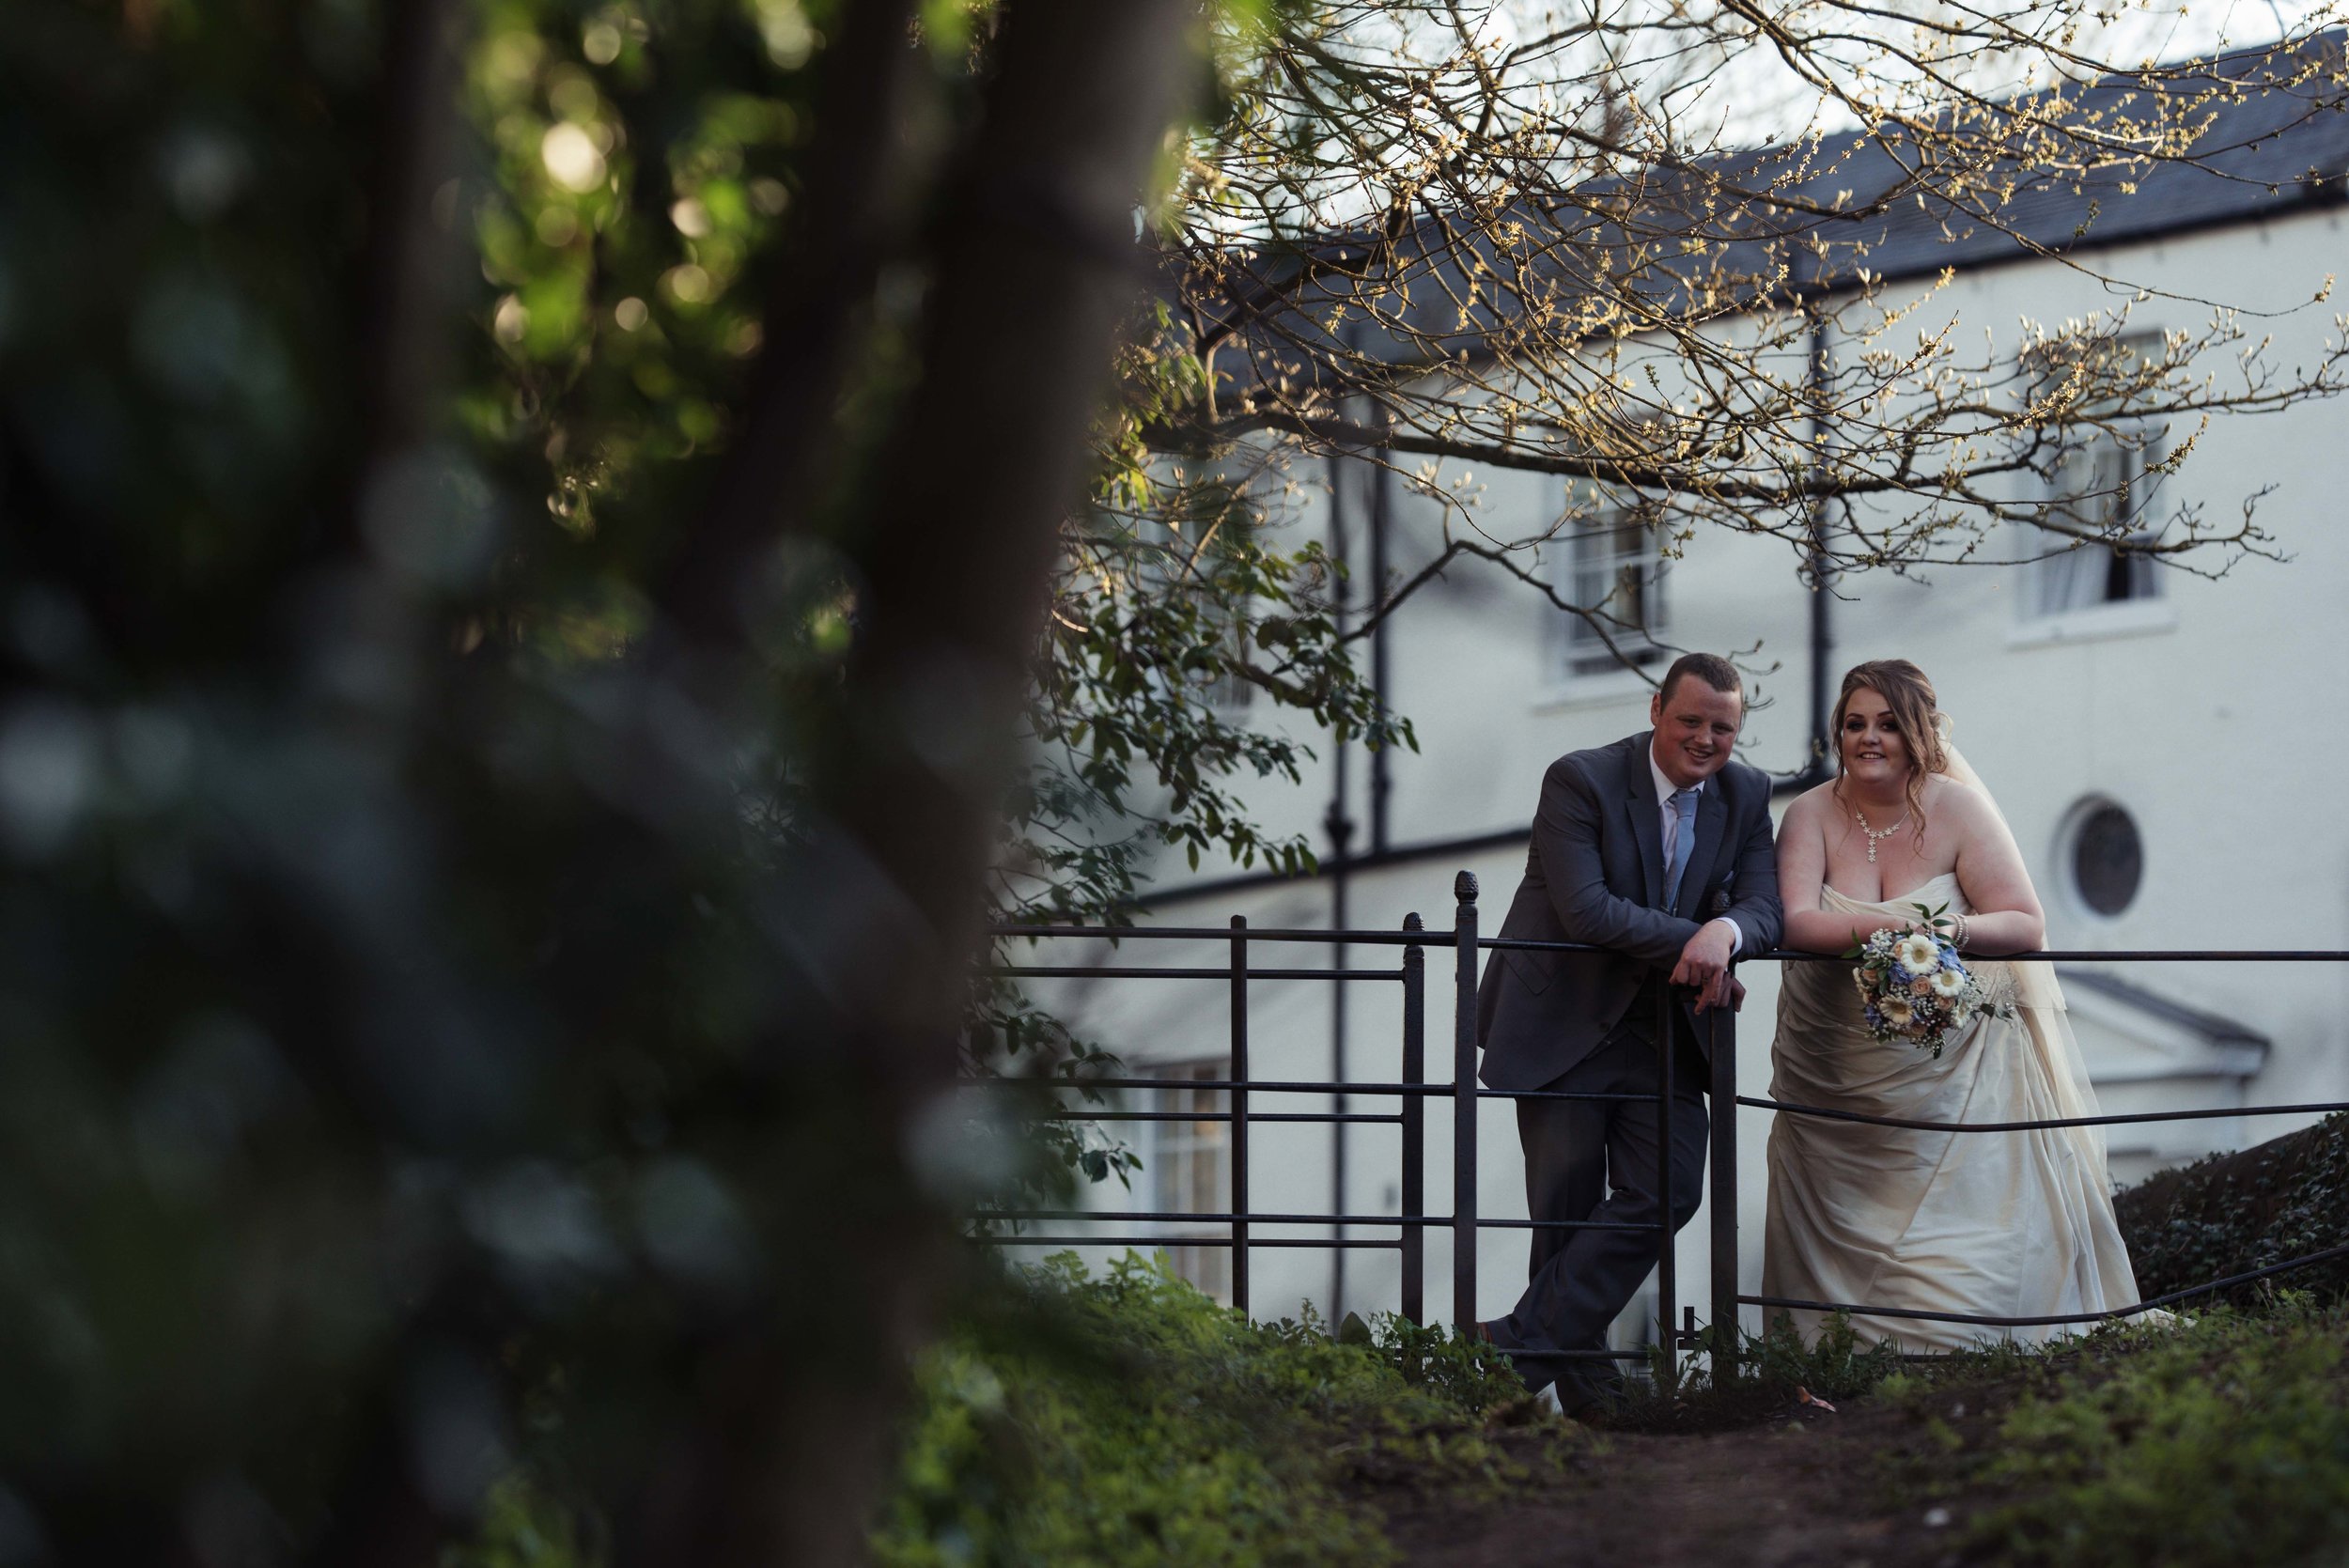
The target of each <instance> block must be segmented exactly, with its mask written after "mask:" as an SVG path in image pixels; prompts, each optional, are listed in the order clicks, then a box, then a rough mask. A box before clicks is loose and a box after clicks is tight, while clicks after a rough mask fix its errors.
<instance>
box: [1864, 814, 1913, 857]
mask: <svg viewBox="0 0 2349 1568" xmlns="http://www.w3.org/2000/svg"><path fill="white" fill-rule="evenodd" d="M1851 814H1852V815H1854V816H1856V817H1858V818H1859V831H1861V832H1863V833H1865V834H1867V835H1868V863H1869V864H1870V865H1874V864H1875V863H1876V843H1877V841H1878V840H1880V839H1888V838H1890V837H1891V836H1892V835H1893V834H1894V833H1897V832H1899V831H1901V825H1902V823H1905V822H1906V821H1907V820H1908V813H1906V812H1905V811H1904V812H1902V813H1901V820H1900V821H1899V822H1895V823H1893V824H1892V825H1891V826H1890V828H1887V829H1885V830H1884V831H1881V832H1879V831H1876V830H1875V829H1874V828H1871V827H1869V826H1868V814H1867V813H1866V812H1863V811H1861V810H1860V809H1859V807H1858V806H1854V807H1852V809H1851Z"/></svg>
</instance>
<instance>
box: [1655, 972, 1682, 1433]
mask: <svg viewBox="0 0 2349 1568" xmlns="http://www.w3.org/2000/svg"><path fill="white" fill-rule="evenodd" d="M1656 996H1657V1002H1656V1151H1657V1152H1656V1210H1657V1212H1656V1343H1657V1344H1659V1345H1662V1346H1663V1347H1664V1380H1665V1387H1666V1388H1667V1389H1676V1388H1678V1387H1679V1386H1680V1279H1679V1274H1680V1271H1679V1268H1678V1266H1677V1265H1678V1258H1677V1256H1676V1255H1675V1252H1674V1250H1673V1246H1672V1243H1673V1241H1674V1239H1675V1238H1674V1236H1673V1234H1672V1056H1673V1051H1672V1023H1673V1021H1674V1020H1673V1018H1672V1014H1673V1012H1674V1010H1675V1008H1676V1005H1677V1004H1676V1003H1675V1002H1674V1001H1673V999H1672V985H1671V983H1670V982H1668V981H1666V982H1659V983H1658V984H1657V987H1656Z"/></svg>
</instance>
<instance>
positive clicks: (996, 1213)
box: [963, 1116, 1657, 1245]
mask: <svg viewBox="0 0 2349 1568" xmlns="http://www.w3.org/2000/svg"><path fill="white" fill-rule="evenodd" d="M1249 1120H1250V1121H1254V1120H1255V1118H1254V1117H1253V1116H1251V1117H1250V1118H1249ZM963 1218H964V1219H973V1220H989V1221H991V1220H999V1219H1000V1220H1003V1221H1005V1222H1006V1223H1012V1222H1017V1223H1020V1224H1027V1223H1032V1222H1034V1221H1035V1220H1039V1219H1077V1220H1098V1221H1099V1222H1100V1223H1102V1224H1105V1225H1106V1224H1109V1223H1111V1222H1112V1221H1116V1222H1121V1223H1125V1224H1131V1225H1230V1224H1234V1223H1246V1224H1250V1225H1400V1226H1406V1227H1408V1226H1436V1225H1449V1224H1451V1223H1452V1216H1451V1215H1448V1214H1256V1213H1248V1214H1155V1213H1151V1212H1149V1211H1147V1210H1140V1209H1098V1210H1096V1209H990V1210H988V1212H987V1213H985V1214H969V1215H965V1216H963ZM1476 1223H1477V1224H1478V1225H1479V1226H1483V1227H1487V1228H1490V1229H1494V1230H1504V1231H1525V1230H1533V1231H1641V1232H1645V1231H1653V1230H1656V1229H1657V1223H1656V1221H1654V1220H1631V1219H1479V1220H1478V1221H1477V1222H1476ZM1251 1245H1253V1243H1251Z"/></svg>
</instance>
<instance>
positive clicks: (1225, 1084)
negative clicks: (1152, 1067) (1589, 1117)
mask: <svg viewBox="0 0 2349 1568" xmlns="http://www.w3.org/2000/svg"><path fill="white" fill-rule="evenodd" d="M955 1083H956V1086H957V1088H965V1089H972V1088H994V1087H998V1086H1001V1085H1003V1084H1011V1083H1016V1084H1024V1085H1027V1086H1028V1087H1031V1088H1038V1089H1221V1090H1232V1089H1245V1090H1247V1091H1248V1092H1249V1093H1251V1094H1438V1095H1441V1096H1443V1097H1444V1098H1446V1099H1449V1098H1451V1096H1452V1085H1450V1084H1449V1083H1339V1082H1336V1081H1334V1080H1329V1079H1229V1078H960V1079H956V1080H955ZM1642 1097H1643V1098H1646V1099H1651V1100H1652V1099H1654V1098H1655V1097H1656V1096H1655V1095H1653V1094H1648V1095H1645V1096H1642ZM1248 1119H1249V1120H1250V1121H1254V1120H1255V1119H1256V1113H1255V1112H1254V1111H1250V1112H1249V1113H1248Z"/></svg>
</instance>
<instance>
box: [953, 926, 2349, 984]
mask: <svg viewBox="0 0 2349 1568" xmlns="http://www.w3.org/2000/svg"><path fill="white" fill-rule="evenodd" d="M992 933H993V935H995V936H999V937H1034V938H1045V937H1053V938H1097V939H1107V938H1115V939H1119V940H1121V941H1122V940H1124V939H1127V938H1129V937H1131V938H1144V939H1160V940H1182V941H1219V942H1228V941H1230V940H1231V939H1232V933H1231V931H1230V930H1229V929H1228V928H1227V927H1224V926H1220V925H1128V926H1115V927H1112V926H1102V925H1005V926H996V927H993V928H992ZM1430 935H1431V934H1430V933H1428V932H1424V931H1408V932H1407V931H1394V930H1386V929H1380V930H1374V931H1359V930H1358V931H1313V930H1297V929H1288V930H1279V929H1271V928H1266V929H1261V930H1260V929H1258V928H1256V927H1254V926H1251V927H1249V930H1248V939H1249V940H1250V941H1252V942H1257V941H1273V942H1283V941H1286V942H1330V943H1351V942H1360V943H1362V944H1364V945H1366V946H1377V945H1385V946H1389V947H1449V946H1451V945H1452V943H1451V942H1450V941H1449V940H1445V939H1441V938H1440V937H1439V938H1438V939H1436V940H1433V941H1431V940H1429V937H1430ZM1476 945H1477V946H1478V947H1480V948H1485V949H1487V950H1492V951H1502V952H1510V953H1601V954H1611V953H1613V951H1614V950H1613V949H1612V948H1607V947H1601V946H1598V945H1596V944H1595V943H1592V942H1548V941H1536V940H1533V939H1530V938H1524V937H1481V938H1479V939H1477V943H1476ZM1968 957H1971V958H1974V959H1976V960H1977V961H1982V962H1989V963H2002V964H2003V963H2022V962H2045V963H2063V964H2097V963H2115V964H2122V963H2127V964H2221V963H2239V964H2341V963H2349V949H2340V948H2272V949H2271V948H2246V949H2232V948H2116V949H2095V948H2080V949H2071V948H2050V949H2045V950H2041V951H2037V952H2031V953H1996V954H1993V953H1982V954H1969V955H1968ZM1843 958H1844V955H1843V954H1840V953H1798V952H1793V951H1790V950H1787V949H1784V948H1773V949H1771V950H1770V951H1768V952H1766V953H1753V954H1747V955H1743V956H1741V957H1739V959H1738V960H1737V961H1738V962H1739V963H1740V964H1752V963H1761V962H1765V961H1767V962H1777V963H1784V962H1789V961H1794V962H1802V963H1813V962H1835V961H1838V960H1842V959H1843ZM1079 972H1081V973H1085V974H1097V973H1102V972H1104V971H1103V970H1089V969H1081V970H1080V971H1079ZM1215 972H1216V973H1218V974H1221V975H1224V976H1226V977H1228V976H1229V975H1230V973H1231V970H1228V969H1224V970H1216V971H1215ZM1320 972H1323V973H1327V972H1328V971H1326V970H1324V971H1320ZM1381 972H1382V971H1381Z"/></svg>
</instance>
